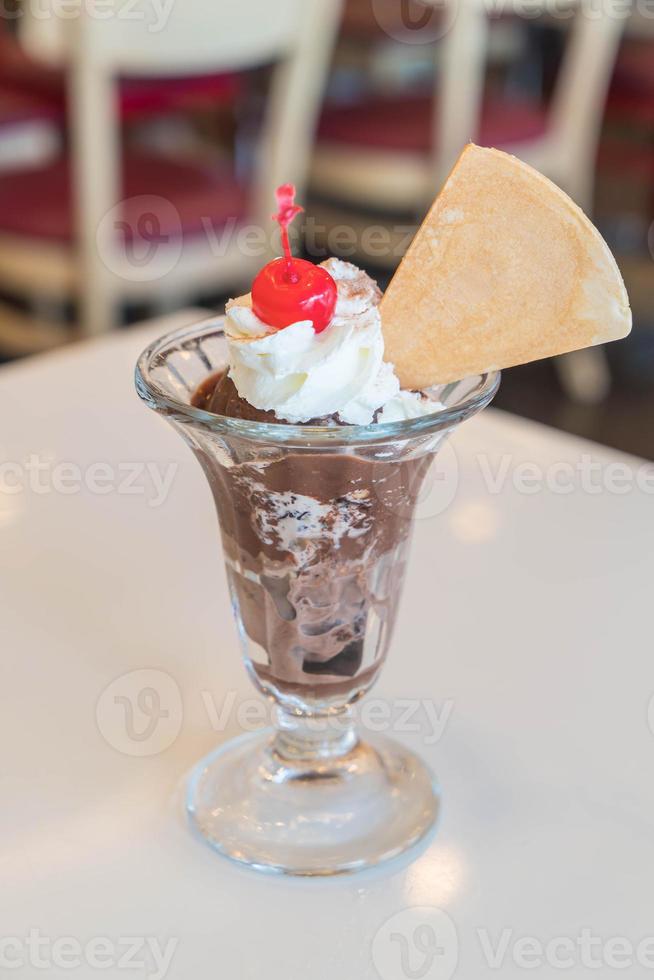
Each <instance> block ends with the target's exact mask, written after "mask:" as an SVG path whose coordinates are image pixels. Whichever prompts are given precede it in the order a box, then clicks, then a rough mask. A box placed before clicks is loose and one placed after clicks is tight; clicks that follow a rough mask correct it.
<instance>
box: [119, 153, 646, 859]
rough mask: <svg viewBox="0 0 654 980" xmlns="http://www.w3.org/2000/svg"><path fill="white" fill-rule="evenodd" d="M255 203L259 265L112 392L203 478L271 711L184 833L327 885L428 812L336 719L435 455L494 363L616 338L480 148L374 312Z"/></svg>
mask: <svg viewBox="0 0 654 980" xmlns="http://www.w3.org/2000/svg"><path fill="white" fill-rule="evenodd" d="M278 203H279V211H278V214H277V215H276V220H277V221H278V222H279V224H280V227H281V232H282V245H283V251H284V255H283V257H282V258H279V259H276V260H275V261H274V262H271V263H269V264H268V265H267V266H265V267H264V268H263V269H262V270H261V272H260V273H259V274H258V275H257V277H256V279H255V281H254V283H253V285H252V292H251V293H250V294H248V295H247V296H242V297H240V298H238V299H235V300H231V301H230V302H229V303H228V304H227V308H226V316H225V317H222V318H219V319H216V320H212V321H209V322H206V323H201V324H199V325H197V326H195V327H191V328H186V329H184V330H181V331H178V332H176V333H174V334H172V335H170V336H168V337H164V338H163V339H161V340H159V341H157V342H156V343H154V344H153V345H152V346H151V347H149V348H148V349H147V350H146V351H145V352H144V353H143V355H142V356H141V358H140V360H139V362H138V367H137V373H136V384H137V389H138V392H139V394H140V396H141V397H142V398H143V399H144V401H145V402H146V403H147V404H148V405H149V406H150V407H151V408H152V409H154V410H155V411H156V412H158V413H160V414H161V415H163V416H164V417H165V418H166V419H167V420H168V421H169V422H170V423H171V425H172V426H173V427H174V428H175V429H176V430H177V431H178V432H179V433H180V435H181V436H182V437H183V438H184V440H185V441H186V442H187V443H188V445H189V446H190V447H191V449H192V450H193V452H194V453H195V455H196V457H197V459H198V461H199V462H200V464H201V466H202V468H203V470H204V473H205V475H206V477H207V480H208V481H209V485H210V487H211V490H212V493H213V497H214V500H215V504H216V510H217V513H218V521H219V526H220V533H221V537H222V544H223V551H224V556H225V562H226V566H227V575H228V579H229V587H230V592H231V598H232V607H233V611H234V617H235V619H236V625H237V629H238V634H239V637H240V640H241V645H242V649H243V656H244V659H245V665H246V667H247V670H248V671H249V673H250V676H251V678H252V680H253V682H254V684H255V685H256V687H257V688H258V689H259V691H260V692H262V693H263V694H264V695H265V696H266V697H268V698H269V699H271V701H272V702H273V704H274V717H275V724H274V728H273V730H272V731H269V732H265V733H263V734H256V735H250V736H246V737H243V738H241V739H237V740H236V741H234V742H228V743H227V744H226V745H221V746H219V748H218V749H217V750H216V751H215V752H214V753H213V754H211V755H210V756H208V757H207V758H206V759H203V760H202V761H201V762H200V763H199V764H198V765H197V766H196V768H195V770H194V772H193V773H192V775H191V778H190V781H189V786H188V797H187V809H188V813H189V816H190V819H191V821H192V824H193V826H194V827H195V829H196V830H197V831H198V832H199V834H200V835H202V837H203V838H204V839H205V840H206V841H207V842H208V843H209V844H210V845H211V846H212V847H214V848H215V849H216V850H217V851H220V852H221V853H223V854H225V855H227V856H228V857H230V858H233V859H234V860H236V861H239V862H242V863H244V864H246V865H249V866H251V867H254V868H258V869H265V870H273V871H278V872H286V873H289V874H305V875H328V874H335V873H337V872H343V871H354V870H356V869H359V868H364V867H368V866H371V865H374V864H377V863H379V862H381V861H383V860H386V859H388V858H391V857H393V856H395V855H397V854H400V853H401V852H402V851H404V850H406V849H407V848H408V847H410V846H411V845H413V844H415V843H416V842H417V841H418V840H420V839H421V838H422V837H424V835H425V834H426V833H427V832H428V831H429V829H430V828H431V827H432V826H433V825H434V822H435V820H436V817H437V813H438V794H437V792H436V790H435V788H434V783H433V779H432V776H431V774H430V772H429V771H428V769H427V768H426V766H425V765H424V764H423V762H421V760H420V759H419V758H417V757H416V756H415V755H414V754H413V753H411V752H409V751H408V750H407V749H406V748H405V747H403V746H402V745H400V744H398V743H397V742H395V741H394V740H392V739H390V738H388V737H385V736H383V737H382V736H380V735H378V736H374V737H368V736H366V737H365V738H364V737H362V734H361V732H360V731H359V730H358V728H357V725H356V723H355V717H354V706H355V704H356V703H357V702H358V701H359V700H360V699H361V698H362V697H363V696H364V695H365V694H366V692H367V691H368V690H369V689H370V687H371V686H372V685H373V683H374V682H375V680H376V678H377V677H378V676H379V672H380V670H381V667H382V665H383V663H384V659H385V657H386V655H387V653H388V650H389V645H390V642H391V638H392V634H393V627H394V622H395V617H396V612H397V606H398V602H399V600H400V595H401V591H402V584H403V580H404V576H405V571H406V566H407V554H408V547H409V542H410V537H411V530H412V526H413V523H414V514H415V509H416V505H417V503H418V501H419V497H420V494H421V487H422V486H423V484H424V480H425V477H426V475H427V472H428V470H429V467H430V465H431V463H432V461H433V459H434V457H435V455H436V454H437V452H438V450H439V448H440V447H441V446H442V445H443V441H444V440H445V439H446V438H447V436H448V435H449V434H450V433H451V432H452V431H453V430H454V429H455V428H456V427H457V426H458V425H459V424H460V423H461V422H463V421H464V420H465V419H467V418H469V417H471V416H472V415H474V414H475V413H476V412H479V411H480V410H481V409H483V408H484V407H485V406H486V405H488V404H489V402H490V401H491V400H492V398H493V396H494V394H495V392H496V390H497V387H498V384H499V373H498V369H499V368H503V367H508V366H511V365H512V364H518V363H524V362H526V361H529V360H535V359H537V358H539V357H549V356H552V355H555V354H558V353H562V352H564V351H568V350H573V349H578V348H581V347H584V346H588V345H589V344H595V343H600V342H602V343H603V342H605V341H606V340H613V339H617V338H618V337H621V336H625V334H626V333H628V332H629V329H630V326H631V314H630V311H629V304H628V299H627V296H626V292H625V290H624V284H623V283H622V279H621V278H620V274H619V272H618V269H617V266H616V265H615V260H614V259H613V257H612V255H611V253H610V251H609V249H608V247H607V246H606V243H605V242H604V241H603V240H602V238H601V237H600V235H599V233H598V232H597V231H596V229H594V228H593V226H592V225H591V224H590V222H589V221H588V219H587V218H586V217H585V215H583V214H582V212H581V211H580V210H579V209H578V208H577V207H576V205H574V204H573V202H572V201H570V199H569V198H567V197H566V196H565V195H564V194H563V193H562V192H561V191H560V190H559V189H558V188H557V187H555V186H554V185H553V184H551V183H550V182H549V181H547V180H546V179H545V178H544V177H542V176H541V175H540V174H537V173H536V172H535V171H533V170H532V169H531V168H529V167H527V166H526V165H525V164H523V163H521V162H520V161H518V160H516V159H515V158H514V157H510V156H508V155H507V154H504V153H501V152H499V151H496V150H488V149H480V148H478V147H475V146H472V145H471V146H469V147H467V148H466V150H465V151H464V152H463V154H462V155H461V158H460V159H459V161H458V163H457V165H456V166H455V168H454V170H453V172H452V174H451V175H450V177H449V178H448V181H447V182H446V184H445V185H444V188H443V190H442V191H441V193H440V195H439V197H438V198H437V200H436V202H435V203H434V206H433V207H432V209H431V211H430V212H429V214H428V216H427V218H426V219H425V222H424V224H423V226H422V227H421V229H420V230H419V231H418V233H417V235H416V237H415V239H414V241H413V243H412V245H411V247H410V249H409V251H408V253H407V255H406V256H405V258H404V259H403V261H402V263H401V265H400V267H399V269H398V271H397V272H396V274H395V277H394V278H393V280H392V282H391V284H390V286H389V288H388V290H387V292H386V294H385V296H384V297H383V299H382V297H381V294H380V292H379V290H378V289H377V287H376V285H375V284H374V283H373V281H372V280H371V279H370V278H369V277H368V276H367V275H366V274H365V273H364V272H362V271H361V270H359V269H357V268H356V267H355V266H353V265H350V264H349V263H347V262H342V261H339V260H337V259H330V260H328V261H326V262H324V263H322V265H320V266H316V265H313V264H312V263H310V262H306V261H303V260H298V259H295V258H293V256H292V255H291V252H290V248H289V242H288V225H289V222H290V221H291V220H292V219H293V217H294V216H295V215H296V214H297V212H298V211H299V210H300V209H299V208H298V207H297V206H296V205H295V204H294V200H293V188H292V187H291V186H290V185H287V186H286V187H282V188H280V190H279V192H278ZM459 378H465V380H463V381H461V380H456V379H459ZM396 646H397V651H396V656H404V657H412V656H419V655H420V653H421V651H420V650H407V649H404V648H403V647H402V644H401V638H400V640H399V642H398V643H397V644H396Z"/></svg>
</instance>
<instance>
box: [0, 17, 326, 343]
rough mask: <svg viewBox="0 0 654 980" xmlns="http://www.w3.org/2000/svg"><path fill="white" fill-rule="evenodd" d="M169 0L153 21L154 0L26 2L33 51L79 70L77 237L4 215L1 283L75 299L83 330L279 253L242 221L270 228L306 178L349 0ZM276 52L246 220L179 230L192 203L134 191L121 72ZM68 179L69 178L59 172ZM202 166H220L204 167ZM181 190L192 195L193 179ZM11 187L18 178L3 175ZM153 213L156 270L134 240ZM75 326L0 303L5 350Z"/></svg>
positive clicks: (230, 281)
mask: <svg viewBox="0 0 654 980" xmlns="http://www.w3.org/2000/svg"><path fill="white" fill-rule="evenodd" d="M164 7H167V12H168V19H167V20H166V21H165V23H162V24H159V25H154V26H153V23H152V12H153V9H154V8H153V5H152V4H151V3H150V2H148V0H138V2H137V3H136V4H134V3H131V4H129V5H127V6H125V5H124V4H123V3H121V2H120V0H115V3H114V6H113V9H110V10H109V11H108V10H107V5H106V3H103V4H102V8H100V7H98V9H97V10H95V8H94V7H93V6H92V5H91V4H89V3H88V2H87V3H84V4H80V11H79V16H77V17H75V18H73V19H62V18H60V17H55V16H52V17H50V18H45V19H44V18H43V17H42V11H40V14H39V17H38V18H37V17H32V18H30V17H29V11H30V10H31V9H32V5H29V4H28V5H26V6H25V19H24V22H23V33H22V39H23V43H24V44H25V45H26V47H27V48H28V50H29V51H30V53H31V54H32V55H33V56H35V57H41V58H43V59H44V60H47V61H48V62H49V63H51V64H58V63H59V64H61V63H65V64H67V66H68V69H69V79H70V98H69V105H70V108H69V115H70V119H69V122H70V129H71V141H72V150H71V167H72V181H71V188H72V199H73V209H74V215H75V219H74V220H75V231H76V236H75V241H74V242H73V243H70V244H69V243H67V242H61V241H57V240H56V236H55V238H51V239H50V240H46V239H39V238H30V236H29V235H28V234H25V232H24V231H23V230H22V226H21V220H22V216H21V215H20V214H19V215H15V220H16V223H17V226H16V227H14V228H13V229H11V227H10V228H9V230H8V229H7V223H6V219H5V222H4V223H3V216H2V215H1V214H0V288H1V289H4V290H6V291H10V292H12V293H14V294H16V293H17V294H21V295H23V296H25V297H27V298H28V299H29V300H30V301H31V302H32V305H33V307H35V308H39V307H41V308H42V307H43V305H44V304H48V303H53V302H54V303H58V302H61V301H63V300H66V299H69V298H73V299H76V300H77V302H78V309H79V326H78V328H77V332H76V334H75V335H76V336H82V335H90V334H97V333H100V332H102V331H105V330H107V329H108V328H109V327H110V326H111V325H112V324H113V323H114V322H115V319H116V313H117V309H118V305H119V303H120V302H124V301H135V302H139V303H146V304H147V303H152V304H153V305H156V306H157V307H161V306H162V305H165V304H166V303H167V302H168V301H172V298H174V299H175V301H178V302H182V301H183V300H184V298H185V297H186V298H188V297H189V296H191V295H192V294H194V293H196V292H198V291H201V290H202V289H205V290H207V289H211V290H212V291H214V292H219V291H228V290H231V289H233V288H235V287H236V286H240V285H241V284H244V283H245V282H246V281H247V280H248V279H249V278H250V276H251V275H252V273H253V271H254V270H255V269H256V268H257V267H258V266H259V265H261V264H262V262H263V261H265V260H266V257H267V255H266V254H262V252H261V249H258V250H256V254H254V255H253V254H250V255H248V254H244V251H246V250H244V247H243V240H242V239H241V238H239V236H238V235H237V234H236V232H237V230H238V227H241V226H247V225H253V226H258V227H259V228H263V229H265V230H266V232H268V233H269V231H270V229H271V225H272V223H271V220H270V215H271V213H272V210H274V193H273V192H274V188H275V187H276V186H277V185H278V184H280V183H284V182H287V181H294V182H295V183H297V184H298V186H299V188H300V191H301V190H302V188H303V186H304V183H305V179H306V172H307V166H308V159H309V154H310V148H311V142H312V137H313V127H314V121H315V117H316V114H317V112H318V109H319V107H320V101H321V95H322V91H323V85H324V79H325V74H326V71H327V68H328V64H329V58H330V54H331V49H332V43H333V39H334V37H335V34H336V31H337V28H338V23H339V15H340V0H276V2H275V3H274V4H273V3H271V2H270V0H247V2H243V0H220V2H216V0H183V2H180V3H174V4H171V5H164ZM127 13H129V16H127ZM155 27H156V29H155ZM272 62H274V63H275V66H276V67H275V70H274V74H273V79H272V83H271V88H270V93H269V99H268V104H267V108H266V113H265V119H264V124H263V130H262V134H261V137H260V143H259V146H258V156H257V163H256V174H255V176H254V180H253V182H252V184H251V185H250V187H251V193H250V195H249V199H248V202H247V206H246V208H245V211H244V213H243V214H242V215H241V220H240V222H239V224H238V225H235V224H234V225H233V226H232V228H231V231H229V229H228V233H227V234H226V235H225V236H224V240H221V242H220V243H219V245H220V247H219V248H217V243H216V238H215V235H213V234H212V230H211V229H210V228H208V226H207V225H206V223H205V222H203V223H202V224H201V226H199V227H197V228H196V229H195V232H196V233H195V234H192V235H191V234H188V235H186V234H185V235H184V236H183V237H182V238H180V231H181V228H182V225H183V220H181V219H183V217H184V216H183V215H180V214H176V211H175V206H172V210H171V202H170V201H167V200H165V199H164V200H160V201H156V200H155V201H151V202H150V203H149V204H148V202H147V201H145V202H144V203H143V206H142V207H141V202H140V201H138V200H137V201H134V200H131V201H127V202H126V198H127V197H130V196H132V197H133V194H134V192H133V190H131V191H130V187H129V186H127V187H124V186H123V181H122V176H123V173H124V168H121V140H120V133H119V124H118V122H117V114H116V112H115V100H116V80H117V78H118V76H120V75H129V76H132V77H138V76H144V77H146V76H175V75H191V74H200V73H205V72H207V73H208V72H216V71H240V70H243V69H247V68H251V67H255V66H257V65H262V64H267V63H272ZM153 173H154V171H153ZM181 173H182V175H183V174H184V171H181ZM145 176H146V179H145V180H144V179H141V183H140V185H139V191H138V193H139V194H141V195H148V194H152V195H156V194H157V190H156V182H155V183H154V185H153V187H152V188H150V187H149V184H148V181H147V174H146V175H145ZM46 179H47V172H46V173H45V174H44V175H43V180H46ZM57 179H59V180H63V178H61V175H60V174H59V177H58V178H57ZM190 179H191V177H190V176H189V181H190ZM198 179H199V180H201V179H205V180H211V179H212V175H207V174H204V175H202V172H201V171H200V172H199V176H198ZM32 186H34V187H36V188H37V189H38V187H39V185H38V184H33V185H32ZM62 186H63V184H62ZM2 190H3V184H2V181H0V191H2ZM183 190H184V191H185V193H186V194H187V197H188V194H189V193H190V192H192V190H193V188H192V187H187V186H184V188H183ZM219 190H220V189H219V188H218V189H217V192H219ZM4 193H5V197H6V196H7V194H9V193H10V190H7V188H6V187H5V188H4ZM223 194H224V191H223ZM1 196H2V195H1V194H0V199H1ZM196 203H197V202H196ZM227 203H228V202H227ZM234 203H235V205H236V202H234ZM223 204H225V202H223ZM235 213H238V209H237V208H236V207H235ZM196 217H197V216H196ZM207 217H209V215H208V216H207ZM178 218H179V219H180V221H178ZM148 221H149V222H152V221H154V222H155V224H158V225H159V227H160V230H161V231H162V234H161V235H160V236H159V239H160V240H158V241H155V243H154V244H155V246H156V249H155V251H156V256H155V257H154V258H153V261H154V262H155V263H156V265H155V266H154V268H145V269H144V266H143V262H144V257H143V256H140V257H139V258H138V259H136V258H135V252H134V249H135V247H136V246H135V244H134V241H133V240H132V241H131V245H130V241H128V238H127V236H128V234H129V235H131V236H132V239H134V237H136V238H137V239H138V236H139V234H140V231H141V230H142V229H141V224H142V222H145V223H146V224H147V223H148ZM17 229H18V230H17ZM121 232H122V237H121ZM137 244H138V242H137ZM141 244H142V243H141ZM148 247H149V246H148ZM217 253H219V254H217ZM146 257H147V256H146ZM146 265H147V263H146ZM69 338H70V330H69V329H67V328H66V327H63V326H61V325H57V324H53V323H50V322H47V321H46V320H45V319H44V318H43V317H41V318H40V319H39V318H38V317H28V316H23V315H19V314H17V313H16V312H15V311H13V310H11V309H10V308H9V307H8V306H5V307H0V346H1V347H3V348H4V349H5V350H10V351H13V352H23V351H29V350H34V349H39V348H43V347H47V346H52V345H53V344H56V343H58V342H61V341H62V340H66V339H69Z"/></svg>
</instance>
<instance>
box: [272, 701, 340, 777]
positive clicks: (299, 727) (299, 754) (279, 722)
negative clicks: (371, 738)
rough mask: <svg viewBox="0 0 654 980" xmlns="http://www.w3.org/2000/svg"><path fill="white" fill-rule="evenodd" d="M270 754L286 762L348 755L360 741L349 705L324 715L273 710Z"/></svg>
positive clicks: (278, 707) (295, 762)
mask: <svg viewBox="0 0 654 980" xmlns="http://www.w3.org/2000/svg"><path fill="white" fill-rule="evenodd" d="M274 724H275V729H276V733H275V738H274V741H273V745H272V748H273V751H274V752H275V754H276V755H277V756H278V757H279V758H280V759H282V760H284V761H286V762H289V763H294V764H297V763H303V762H310V761H312V760H317V759H322V760H328V759H338V758H340V757H341V756H344V755H347V754H348V753H349V752H351V751H352V749H354V748H355V746H356V745H357V743H358V741H359V736H358V734H357V730H356V725H355V722H354V715H353V712H352V708H351V707H350V706H349V705H344V706H343V708H341V709H339V710H338V711H336V712H330V713H326V714H319V715H316V714H311V715H304V714H292V713H291V712H289V711H285V710H284V708H282V707H280V706H279V705H277V706H276V708H275V718H274Z"/></svg>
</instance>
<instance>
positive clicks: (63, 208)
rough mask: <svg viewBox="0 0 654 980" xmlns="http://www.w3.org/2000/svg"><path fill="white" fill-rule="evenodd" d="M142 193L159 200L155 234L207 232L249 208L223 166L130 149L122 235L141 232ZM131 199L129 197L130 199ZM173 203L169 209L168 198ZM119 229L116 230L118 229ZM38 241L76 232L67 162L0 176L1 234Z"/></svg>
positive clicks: (125, 168)
mask: <svg viewBox="0 0 654 980" xmlns="http://www.w3.org/2000/svg"><path fill="white" fill-rule="evenodd" d="M141 195H154V196H155V197H158V198H161V199H163V201H162V206H161V208H158V207H157V206H156V202H155V206H154V207H153V208H152V211H154V212H155V215H156V220H157V222H158V227H157V229H156V231H157V234H159V233H161V234H162V235H168V236H179V234H180V232H181V234H182V235H183V236H184V237H192V236H194V235H199V234H205V233H206V225H207V223H210V224H211V225H212V226H213V227H214V228H215V229H216V228H221V227H223V226H224V225H225V224H226V222H228V221H229V220H230V219H236V220H239V219H241V218H243V217H244V216H245V214H246V213H247V194H246V190H245V188H244V187H243V185H242V184H240V183H239V182H238V181H237V180H236V179H235V177H234V175H233V174H232V173H231V171H229V170H227V169H221V170H218V169H208V168H201V167H194V166H191V165H189V164H186V163H179V162H177V161H173V160H169V159H166V158H163V157H158V156H154V155H152V154H145V153H139V154H130V155H128V156H127V157H126V159H125V161H124V165H123V193H122V197H123V200H124V201H125V205H124V209H123V212H122V214H121V215H120V220H121V225H120V230H121V232H122V234H123V236H124V238H125V239H127V240H129V238H130V237H131V233H132V232H134V231H137V233H138V232H140V229H141V224H140V222H142V220H143V209H142V207H141V206H140V205H139V202H138V201H134V200H133V199H134V198H138V197H139V196H141ZM130 199H131V200H130ZM167 202H169V203H170V205H172V208H171V207H170V206H169V204H168V203H167ZM117 230H118V229H117ZM3 232H4V233H9V234H12V235H20V236H25V237H29V238H36V239H40V240H48V241H56V242H72V241H73V239H74V235H75V221H74V214H73V195H72V193H71V176H70V168H69V166H68V161H67V160H65V159H63V158H60V159H59V160H57V161H55V162H54V163H53V164H51V165H50V166H48V167H46V168H42V169H39V170H25V171H23V170H21V171H15V172H12V173H11V174H3V175H2V178H1V179H0V233H3Z"/></svg>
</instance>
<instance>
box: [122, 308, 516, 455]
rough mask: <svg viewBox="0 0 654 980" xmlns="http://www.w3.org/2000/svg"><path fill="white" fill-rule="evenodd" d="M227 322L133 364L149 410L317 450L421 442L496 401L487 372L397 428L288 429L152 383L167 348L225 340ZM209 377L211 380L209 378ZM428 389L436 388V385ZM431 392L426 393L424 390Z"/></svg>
mask: <svg viewBox="0 0 654 980" xmlns="http://www.w3.org/2000/svg"><path fill="white" fill-rule="evenodd" d="M224 322H225V316H224V315H221V316H217V317H209V318H208V319H206V320H201V321H200V322H198V323H195V324H191V325H187V326H185V327H181V328H177V329H176V330H172V331H170V332H169V333H167V334H164V335H163V336H161V337H159V338H158V339H157V340H154V341H153V342H152V343H150V344H149V345H148V346H147V347H146V348H145V350H144V351H143V352H142V353H141V355H140V357H139V358H138V361H137V363H136V369H135V384H136V390H137V393H138V395H139V397H140V398H141V399H142V400H143V401H144V402H146V404H148V405H149V407H150V408H152V409H154V410H155V411H157V412H159V413H160V414H163V415H166V416H167V417H168V418H171V419H172V420H173V421H178V422H182V423H189V422H191V423H195V424H197V425H200V426H202V427H203V428H205V429H209V430H211V431H212V432H214V433H217V434H222V435H228V436H239V437H240V438H243V439H249V440H252V441H256V442H273V443H284V444H286V445H294V446H298V447H301V446H305V447H307V448H309V447H316V446H320V445H324V446H326V445H329V446H349V445H352V444H356V443H389V442H396V441H397V440H398V439H400V440H401V439H408V438H413V437H415V436H425V435H429V434H431V433H434V432H439V431H441V430H443V429H449V428H452V427H453V426H455V425H458V424H459V423H460V422H463V421H464V420H465V419H467V418H470V417H471V416H472V415H476V414H477V412H480V411H481V410H482V409H483V408H486V406H487V405H489V404H490V402H491V401H492V400H493V398H494V397H495V394H496V392H497V389H498V388H499V385H500V380H501V372H500V371H490V372H488V373H486V374H480V375H476V378H477V379H478V380H477V382H476V384H474V386H473V387H472V388H471V389H470V390H469V391H468V392H467V393H466V394H465V395H464V396H463V397H462V398H461V399H460V400H459V401H455V402H454V403H453V404H451V405H448V406H446V407H445V408H442V409H438V410H437V411H435V412H433V413H430V414H429V415H421V416H418V417H417V418H414V419H402V420H401V421H399V422H379V423H374V424H370V425H339V426H327V425H292V424H283V423H280V422H254V421H250V420H246V419H234V418H229V417H228V416H226V415H217V414H215V413H214V412H207V411H205V410H204V409H201V408H195V407H194V406H193V405H191V404H189V403H188V402H184V401H182V400H181V399H180V398H175V397H174V396H173V395H172V394H171V393H170V392H169V391H167V390H166V389H165V388H164V387H163V386H162V385H160V384H158V382H157V381H156V380H155V378H154V377H153V373H152V369H153V366H154V365H153V361H154V360H155V358H156V357H158V356H160V355H161V354H162V353H163V352H164V351H165V350H166V348H171V347H173V346H177V347H179V346H181V345H183V344H189V343H190V342H192V341H196V340H199V339H201V338H202V337H203V336H204V337H207V338H208V337H225V331H224V328H223V325H224ZM207 376H209V375H207ZM474 377H475V376H473V378H461V379H459V380H458V381H452V382H450V383H449V384H445V385H441V386H438V387H440V388H441V389H442V390H441V392H440V395H441V397H442V396H443V394H444V393H446V392H447V390H448V389H453V388H454V387H456V385H459V384H461V383H462V382H465V381H468V380H470V381H473V379H474ZM432 387H437V386H436V385H434V386H432ZM427 390H430V389H427Z"/></svg>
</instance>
